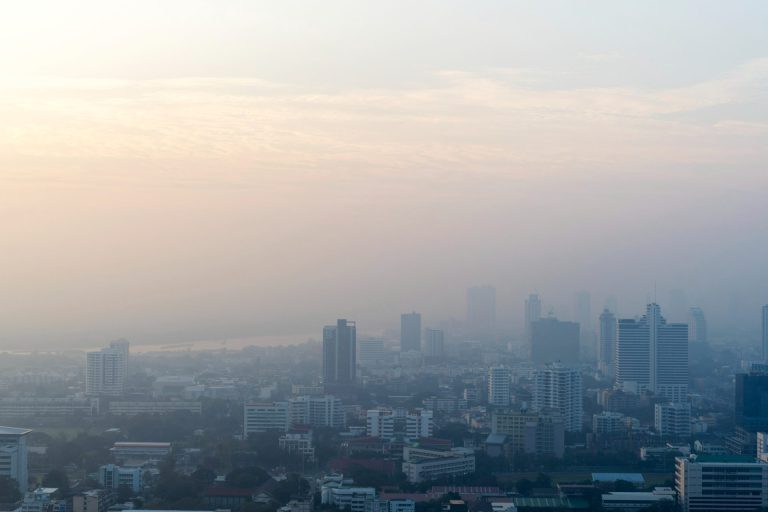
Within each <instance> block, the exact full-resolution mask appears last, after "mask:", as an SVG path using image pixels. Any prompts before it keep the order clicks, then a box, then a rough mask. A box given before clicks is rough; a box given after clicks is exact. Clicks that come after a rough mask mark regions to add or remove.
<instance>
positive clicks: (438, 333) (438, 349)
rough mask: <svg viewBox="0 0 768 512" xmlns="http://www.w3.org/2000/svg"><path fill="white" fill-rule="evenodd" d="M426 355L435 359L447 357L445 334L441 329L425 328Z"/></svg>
mask: <svg viewBox="0 0 768 512" xmlns="http://www.w3.org/2000/svg"><path fill="white" fill-rule="evenodd" d="M423 352H424V355H425V356H427V357H430V358H433V359H443V358H444V357H445V335H444V333H443V331H442V330H440V329H429V328H427V329H424V350H423Z"/></svg>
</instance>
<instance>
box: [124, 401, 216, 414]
mask: <svg viewBox="0 0 768 512" xmlns="http://www.w3.org/2000/svg"><path fill="white" fill-rule="evenodd" d="M179 411H186V412H189V413H191V414H201V413H202V412H203V404H202V402H195V401H182V400H167V401H160V400H140V401H123V400H120V401H111V402H109V414H111V415H113V416H138V415H139V414H173V413H175V412H179Z"/></svg>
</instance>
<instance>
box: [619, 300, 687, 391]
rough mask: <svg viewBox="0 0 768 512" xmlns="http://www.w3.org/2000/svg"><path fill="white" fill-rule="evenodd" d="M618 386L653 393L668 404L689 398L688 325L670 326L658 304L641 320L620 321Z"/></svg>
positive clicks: (649, 306)
mask: <svg viewBox="0 0 768 512" xmlns="http://www.w3.org/2000/svg"><path fill="white" fill-rule="evenodd" d="M618 325H619V329H618V341H617V344H616V383H617V384H618V385H619V387H620V388H621V389H624V390H625V391H632V392H635V393H640V392H643V391H650V392H652V393H656V394H657V395H660V396H663V397H664V398H666V399H667V400H669V401H672V402H678V401H682V400H685V399H686V397H687V395H688V326H687V325H686V324H671V323H667V321H666V319H665V318H664V317H663V316H661V308H660V307H659V306H658V304H655V303H654V304H648V306H647V308H646V314H645V316H643V317H642V318H640V319H639V320H636V319H621V320H619V322H618Z"/></svg>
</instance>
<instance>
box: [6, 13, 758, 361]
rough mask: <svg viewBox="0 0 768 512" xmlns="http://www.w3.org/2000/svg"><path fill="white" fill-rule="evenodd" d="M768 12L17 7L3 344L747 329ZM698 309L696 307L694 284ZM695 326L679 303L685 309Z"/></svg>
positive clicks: (737, 334) (752, 309)
mask: <svg viewBox="0 0 768 512" xmlns="http://www.w3.org/2000/svg"><path fill="white" fill-rule="evenodd" d="M766 22H768V5H766V3H764V2H758V1H755V2H746V1H745V2H736V3H734V4H728V5H726V4H725V3H722V2H675V3H670V2H642V3H640V2H621V3H619V2H608V1H603V2H578V3H577V2H557V1H554V2H536V3H532V2H527V3H526V2H482V3H475V2H458V1H449V2H443V1H441V2H428V1H425V2H351V1H350V2H315V3H308V2H292V1H287V2H272V3H261V2H237V1H231V2H197V1H164V2H131V3H130V4H128V3H119V2H74V3H68V2H67V3H65V2H53V1H50V2H43V1H31V2H14V3H9V4H7V5H5V6H4V7H3V12H2V16H0V118H1V119H2V120H3V122H2V124H1V125H0V233H2V236H1V237H0V262H1V263H2V264H0V283H2V287H3V290H4V293H3V294H2V296H1V297H0V349H16V350H18V349H28V348H39V349H65V348H73V347H79V348H82V347H94V346H99V345H101V344H102V343H103V342H104V340H110V339H115V338H121V337H125V338H129V339H130V340H131V341H132V342H133V343H136V344H155V343H177V342H188V341H194V340H219V339H226V338H245V337H267V338H268V339H272V340H273V341H275V340H279V342H280V343H283V342H291V341H295V342H302V341H304V340H306V339H307V337H310V336H311V337H315V338H319V337H320V335H321V330H320V326H322V325H324V324H325V323H327V322H328V320H329V319H333V318H337V317H347V318H353V319H356V320H357V322H358V329H359V330H360V332H361V333H366V332H368V333H371V334H375V333H381V332H384V331H386V330H388V329H389V330H396V329H397V328H398V321H399V315H400V313H402V312H404V311H411V310H417V311H419V312H421V313H422V314H423V315H424V318H425V321H428V323H430V324H431V325H438V324H439V323H441V322H446V321H451V320H456V321H463V320H464V319H465V312H466V303H465V298H466V289H467V288H469V287H471V286H476V285H483V284H489V285H492V286H494V287H495V288H496V290H497V302H498V309H497V316H498V322H499V325H500V326H502V327H503V328H504V329H505V330H506V332H507V333H508V335H509V336H508V337H509V339H510V340H512V341H514V340H518V341H520V342H521V343H522V338H521V337H520V333H521V332H522V331H523V316H522V315H523V301H524V299H525V298H526V297H527V295H528V294H529V293H532V292H537V293H539V294H541V296H542V298H543V300H544V303H545V311H544V313H545V314H546V313H547V312H548V311H549V310H550V309H552V310H553V311H554V312H555V313H556V314H557V315H558V317H560V318H573V317H574V312H573V294H574V293H576V292H578V291H581V290H587V291H589V292H590V294H591V300H592V310H593V312H595V313H597V312H599V311H600V310H601V309H602V307H603V306H604V305H605V304H606V300H608V298H609V297H613V298H614V299H615V301H616V304H617V305H618V312H619V314H620V315H624V316H627V317H634V316H636V315H639V314H642V313H643V312H644V310H645V304H646V303H647V302H649V301H652V300H654V299H655V300H657V301H658V302H659V303H660V304H661V305H662V307H664V308H666V309H669V308H671V307H673V306H675V305H674V304H672V302H673V300H672V299H671V298H670V297H671V296H673V297H677V299H675V300H677V302H678V303H682V308H683V312H685V311H687V308H688V307H690V306H700V307H702V308H704V310H705V311H706V313H707V317H708V319H709V326H710V333H711V334H712V335H713V336H715V337H717V338H721V339H724V340H734V341H738V342H740V343H742V342H744V343H753V344H754V346H755V347H757V343H758V335H759V328H760V324H759V322H760V316H759V311H760V307H761V305H762V304H764V303H766V302H768V291H767V290H768V271H766V267H765V262H766V261H768V242H766V240H768V206H767V205H768V203H766V200H765V191H766V190H768V172H766V170H765V163H766V161H767V159H768V144H766V140H768V31H766V30H765V26H766ZM681 296H682V297H684V298H683V299H682V301H681V300H680V297H681ZM679 320H681V321H682V320H685V317H683V318H680V319H679Z"/></svg>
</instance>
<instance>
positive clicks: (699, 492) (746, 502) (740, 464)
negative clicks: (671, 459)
mask: <svg viewBox="0 0 768 512" xmlns="http://www.w3.org/2000/svg"><path fill="white" fill-rule="evenodd" d="M675 488H676V490H677V495H678V503H679V504H680V506H681V507H682V509H683V511H684V512H705V511H706V512H720V511H722V512H730V511H736V510H738V511H744V512H747V511H755V512H757V511H761V510H764V509H765V508H766V507H768V464H766V463H764V462H760V461H758V460H756V459H755V458H754V457H749V456H744V455H691V456H690V457H678V458H677V459H675Z"/></svg>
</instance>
